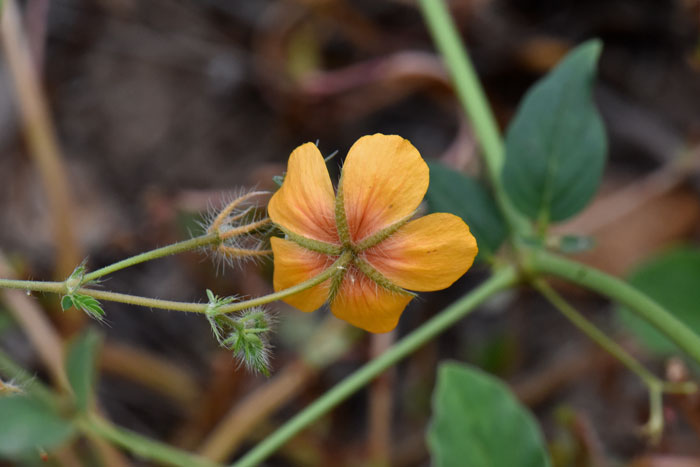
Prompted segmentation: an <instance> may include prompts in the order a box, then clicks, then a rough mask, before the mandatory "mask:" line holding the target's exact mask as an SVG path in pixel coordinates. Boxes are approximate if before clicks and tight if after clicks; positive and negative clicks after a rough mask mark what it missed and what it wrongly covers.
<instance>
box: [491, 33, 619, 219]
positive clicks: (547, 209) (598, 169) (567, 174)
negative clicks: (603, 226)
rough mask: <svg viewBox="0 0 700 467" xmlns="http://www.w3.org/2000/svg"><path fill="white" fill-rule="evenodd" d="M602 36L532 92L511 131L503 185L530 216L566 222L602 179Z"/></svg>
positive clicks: (576, 52) (580, 49)
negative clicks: (597, 83) (596, 92)
mask: <svg viewBox="0 0 700 467" xmlns="http://www.w3.org/2000/svg"><path fill="white" fill-rule="evenodd" d="M601 47H602V46H601V43H600V41H597V40H593V41H588V42H586V43H584V44H583V45H581V46H579V47H577V48H576V49H574V50H573V51H571V52H570V53H569V54H568V55H567V56H566V57H565V58H564V59H563V60H562V62H561V63H559V65H557V67H556V68H554V70H552V71H551V72H550V73H549V74H548V75H547V76H545V77H544V78H542V79H541V80H539V81H538V82H537V83H536V84H535V85H534V86H533V87H532V88H531V89H530V90H529V91H528V93H527V94H526V96H525V98H524V99H523V101H522V103H521V104H520V107H519V109H518V112H517V114H516V115H515V118H514V119H513V121H512V123H511V124H510V127H509V128H508V132H507V134H506V161H505V165H504V167H503V185H504V187H505V190H506V192H507V193H508V196H509V197H510V198H511V200H512V201H513V203H514V204H515V206H516V207H517V208H518V209H519V210H520V211H521V212H523V213H524V214H525V215H527V216H528V217H529V218H530V219H532V220H535V221H538V222H544V223H545V224H546V223H549V222H550V221H555V222H556V221H562V220H564V219H567V218H569V217H571V216H573V215H574V214H576V213H578V212H579V211H580V210H581V209H583V208H584V207H585V206H586V204H588V202H589V201H590V199H591V197H592V196H593V194H594V193H595V191H596V189H597V188H598V185H599V183H600V178H601V175H602V171H603V167H604V165H605V154H606V151H607V143H606V137H605V129H604V126H603V122H602V120H601V118H600V115H599V114H598V111H597V109H596V108H595V106H594V104H593V100H592V98H591V88H592V83H593V79H594V77H595V71H596V63H597V61H598V56H599V55H600V51H601Z"/></svg>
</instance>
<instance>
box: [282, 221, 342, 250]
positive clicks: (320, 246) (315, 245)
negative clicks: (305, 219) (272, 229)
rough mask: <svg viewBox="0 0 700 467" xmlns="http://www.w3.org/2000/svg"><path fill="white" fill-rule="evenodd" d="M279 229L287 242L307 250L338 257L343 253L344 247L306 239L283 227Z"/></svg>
mask: <svg viewBox="0 0 700 467" xmlns="http://www.w3.org/2000/svg"><path fill="white" fill-rule="evenodd" d="M277 227H278V228H279V229H280V230H281V231H282V232H283V233H284V235H285V237H286V239H287V240H289V241H292V242H294V243H296V244H297V245H299V246H301V247H303V248H306V249H307V250H311V251H315V252H317V253H323V254H324V255H331V256H337V255H339V254H340V253H341V252H342V247H341V246H340V245H333V244H332V243H326V242H321V241H319V240H313V239H311V238H307V237H304V236H302V235H299V234H296V233H294V232H292V231H291V230H288V229H285V228H284V227H282V226H281V225H277Z"/></svg>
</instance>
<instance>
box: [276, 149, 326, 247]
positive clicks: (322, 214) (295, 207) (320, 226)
mask: <svg viewBox="0 0 700 467" xmlns="http://www.w3.org/2000/svg"><path fill="white" fill-rule="evenodd" d="M267 211H268V213H269V214H270V219H272V221H273V222H274V223H275V224H278V225H281V226H282V227H284V228H285V229H288V230H291V231H292V232H294V233H296V234H299V235H302V236H304V237H307V238H311V239H314V240H320V241H322V242H328V243H336V244H337V243H339V240H338V232H337V230H336V227H335V214H334V213H335V195H334V193H333V185H332V184H331V178H330V176H329V175H328V169H326V162H325V161H324V160H323V156H322V155H321V153H320V152H319V150H318V148H317V147H316V145H315V144H313V143H306V144H304V145H302V146H299V147H298V148H296V149H295V150H294V152H292V155H291V156H289V163H288V164H287V175H286V176H285V177H284V183H282V187H281V188H280V189H279V190H278V191H277V192H276V193H275V194H274V195H273V196H272V198H271V199H270V203H269V204H268V206H267Z"/></svg>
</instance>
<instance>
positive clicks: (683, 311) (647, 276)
mask: <svg viewBox="0 0 700 467" xmlns="http://www.w3.org/2000/svg"><path fill="white" fill-rule="evenodd" d="M629 282H630V283H631V284H632V285H634V286H635V287H637V288H638V289H639V290H641V291H642V292H644V293H645V294H647V295H648V296H649V297H651V298H653V299H654V300H655V301H657V302H658V303H659V304H660V305H662V306H663V307H664V308H666V309H667V310H668V311H669V312H670V313H672V314H673V315H674V316H675V317H676V318H678V319H679V320H681V321H682V322H683V323H685V324H686V325H687V326H688V327H689V328H690V329H692V330H693V331H695V332H696V333H697V334H700V250H699V249H697V248H690V247H677V248H674V249H673V250H670V251H668V252H665V253H662V254H661V255H659V256H657V257H656V258H653V259H651V260H650V261H648V262H646V263H645V264H643V265H641V266H640V267H639V268H637V269H636V270H635V271H633V272H632V274H631V275H630V276H629ZM618 316H619V318H620V322H621V323H622V325H623V326H624V327H625V328H626V329H627V330H629V331H630V332H631V333H632V334H634V335H635V336H636V337H637V338H639V340H640V341H641V342H642V343H643V344H644V345H645V346H646V347H647V348H649V350H651V351H653V352H655V353H657V354H660V355H670V354H681V353H682V351H681V350H680V349H679V348H678V347H677V346H676V344H674V343H673V342H671V340H669V339H668V338H667V337H666V336H664V335H663V334H661V333H660V332H659V331H657V330H656V328H654V327H653V326H652V325H650V324H649V323H647V322H646V321H645V320H643V319H641V318H639V317H638V316H637V315H636V314H634V313H632V312H631V311H630V310H628V309H626V308H624V307H619V308H618Z"/></svg>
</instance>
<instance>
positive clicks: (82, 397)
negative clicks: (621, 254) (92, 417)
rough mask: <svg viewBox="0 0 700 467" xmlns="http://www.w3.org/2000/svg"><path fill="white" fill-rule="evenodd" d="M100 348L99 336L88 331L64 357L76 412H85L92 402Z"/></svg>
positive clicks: (73, 343)
mask: <svg viewBox="0 0 700 467" xmlns="http://www.w3.org/2000/svg"><path fill="white" fill-rule="evenodd" d="M99 347H100V337H99V335H98V334H97V333H96V332H95V331H92V330H90V329H88V330H87V332H85V333H83V334H81V335H80V336H78V337H77V338H76V339H75V340H74V341H73V342H72V343H71V345H70V347H69V349H68V355H67V357H66V373H67V374H68V381H69V382H70V385H71V388H72V389H73V394H74V396H75V404H76V407H77V408H78V410H80V411H86V410H87V409H89V408H90V404H91V402H92V398H93V393H94V386H95V380H96V377H97V372H96V368H95V364H96V361H97V354H98V352H99Z"/></svg>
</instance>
